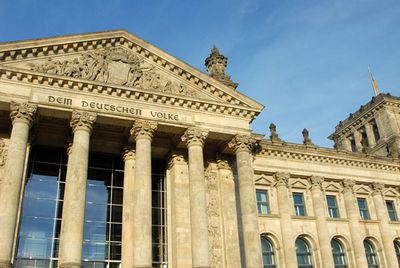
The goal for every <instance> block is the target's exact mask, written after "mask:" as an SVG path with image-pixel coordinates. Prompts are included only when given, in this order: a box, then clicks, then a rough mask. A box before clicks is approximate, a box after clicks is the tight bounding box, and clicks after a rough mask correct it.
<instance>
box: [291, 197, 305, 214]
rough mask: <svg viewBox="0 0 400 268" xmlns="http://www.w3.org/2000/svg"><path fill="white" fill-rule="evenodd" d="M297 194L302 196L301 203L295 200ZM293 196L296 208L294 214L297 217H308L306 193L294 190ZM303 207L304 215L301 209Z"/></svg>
mask: <svg viewBox="0 0 400 268" xmlns="http://www.w3.org/2000/svg"><path fill="white" fill-rule="evenodd" d="M295 196H300V197H301V201H302V202H301V204H300V203H296V201H295ZM292 198H293V208H294V215H295V216H297V217H306V216H307V208H306V203H305V199H304V193H302V192H292ZM299 208H302V211H303V215H301V214H302V213H300V209H299Z"/></svg>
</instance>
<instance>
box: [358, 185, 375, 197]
mask: <svg viewBox="0 0 400 268" xmlns="http://www.w3.org/2000/svg"><path fill="white" fill-rule="evenodd" d="M355 192H356V193H357V194H365V195H369V194H370V193H371V192H372V189H371V188H370V187H369V186H367V185H363V184H362V185H359V186H356V187H355Z"/></svg>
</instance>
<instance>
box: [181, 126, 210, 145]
mask: <svg viewBox="0 0 400 268" xmlns="http://www.w3.org/2000/svg"><path fill="white" fill-rule="evenodd" d="M207 136H208V129H205V128H199V127H190V128H188V129H186V131H185V133H184V134H183V135H182V137H181V139H182V141H184V142H186V145H187V146H188V147H189V146H191V145H200V146H201V147H203V146H204V142H205V140H206V138H207Z"/></svg>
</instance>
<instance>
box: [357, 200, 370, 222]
mask: <svg viewBox="0 0 400 268" xmlns="http://www.w3.org/2000/svg"><path fill="white" fill-rule="evenodd" d="M357 203H358V208H359V210H360V218H361V219H362V220H369V219H370V218H369V212H368V206H367V200H365V198H357Z"/></svg>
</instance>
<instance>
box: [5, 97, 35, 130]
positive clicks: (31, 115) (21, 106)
mask: <svg viewBox="0 0 400 268" xmlns="http://www.w3.org/2000/svg"><path fill="white" fill-rule="evenodd" d="M36 112H37V105H36V104H32V103H27V102H21V103H19V102H15V101H11V102H10V117H11V120H12V123H13V124H14V123H15V122H17V121H20V122H21V121H22V122H26V123H28V125H29V126H32V123H33V120H34V119H35V116H36Z"/></svg>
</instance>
